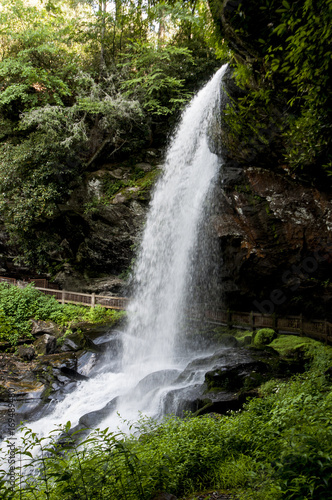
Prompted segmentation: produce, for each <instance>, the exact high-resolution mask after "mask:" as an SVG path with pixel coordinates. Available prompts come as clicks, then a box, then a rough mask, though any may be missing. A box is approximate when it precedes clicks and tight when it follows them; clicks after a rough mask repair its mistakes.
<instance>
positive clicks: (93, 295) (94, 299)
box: [91, 292, 96, 307]
mask: <svg viewBox="0 0 332 500" xmlns="http://www.w3.org/2000/svg"><path fill="white" fill-rule="evenodd" d="M95 305H96V294H95V293H94V292H93V294H92V295H91V307H95Z"/></svg>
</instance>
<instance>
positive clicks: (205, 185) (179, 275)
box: [124, 65, 227, 371]
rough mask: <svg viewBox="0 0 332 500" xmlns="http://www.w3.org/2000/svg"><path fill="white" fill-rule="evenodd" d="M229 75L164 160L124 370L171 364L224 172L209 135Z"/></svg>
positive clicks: (192, 113) (188, 120) (209, 91)
mask: <svg viewBox="0 0 332 500" xmlns="http://www.w3.org/2000/svg"><path fill="white" fill-rule="evenodd" d="M226 67H227V65H225V66H223V67H222V68H221V69H220V70H219V71H218V72H217V73H216V74H215V75H214V77H213V78H212V79H211V80H210V81H209V82H208V84H207V85H206V86H205V87H204V88H203V89H202V90H201V91H200V92H198V94H197V95H196V96H195V97H194V98H193V100H192V101H191V103H190V105H189V106H188V107H187V108H186V109H185V111H184V113H183V116H182V119H181V122H180V124H179V127H178V129H177V132H176V134H175V135H174V137H173V139H172V141H171V144H170V147H169V149H168V152H167V155H166V160H165V163H164V170H163V174H162V177H161V178H160V179H159V182H158V183H157V186H156V189H155V192H154V196H153V199H152V202H151V206H150V210H149V214H148V218H147V221H146V226H145V230H144V235H143V241H142V244H141V249H140V252H139V256H138V262H137V265H136V268H135V282H136V286H135V294H134V299H133V300H132V301H131V303H130V305H129V308H128V313H129V326H128V332H129V334H130V337H128V338H127V339H126V342H125V355H124V366H125V368H126V369H127V370H128V369H129V367H130V366H131V365H132V364H133V363H134V364H135V366H136V369H139V367H141V368H140V369H141V370H143V371H144V370H145V369H146V367H147V366H149V368H151V367H152V366H151V365H156V368H160V367H163V366H165V365H167V364H169V363H171V362H172V360H173V358H174V354H175V352H174V347H175V343H176V339H177V335H178V333H179V327H180V325H181V323H182V320H183V314H184V310H185V305H186V301H187V298H188V297H187V295H188V294H187V291H188V286H187V285H188V278H189V277H190V275H191V273H192V272H193V270H192V269H191V257H192V253H193V250H194V246H195V243H196V239H197V235H198V231H199V226H200V224H201V223H202V216H203V212H204V202H205V200H206V199H207V195H208V192H209V190H210V189H211V185H212V184H213V180H214V179H215V178H216V174H217V172H218V170H219V160H218V157H217V156H216V155H215V154H213V153H212V152H211V151H210V149H209V145H208V131H209V126H210V125H211V121H212V119H213V114H214V113H220V86H221V79H222V77H223V75H224V73H225V71H226ZM200 264H201V263H199V262H196V263H195V265H196V266H197V265H200ZM135 339H139V342H136V341H135Z"/></svg>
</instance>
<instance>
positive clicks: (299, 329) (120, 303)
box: [0, 276, 332, 344]
mask: <svg viewBox="0 0 332 500" xmlns="http://www.w3.org/2000/svg"><path fill="white" fill-rule="evenodd" d="M1 281H2V282H7V283H10V284H15V285H16V284H18V283H17V281H16V280H15V279H14V278H5V277H1V276H0V282H1ZM27 284H28V283H26V285H27ZM35 288H36V290H39V291H41V292H42V293H44V294H45V295H52V296H54V297H55V299H56V300H57V301H58V302H61V303H62V304H66V303H70V304H82V305H85V306H90V307H95V306H96V305H102V306H103V307H106V308H108V309H119V310H125V309H126V307H127V304H128V302H129V299H128V298H127V297H116V296H113V295H111V296H110V295H96V294H95V293H82V292H71V291H67V290H55V289H52V288H42V287H35ZM195 312H196V311H195V310H194V309H190V310H188V311H187V315H188V316H189V317H191V318H192V319H198V317H195ZM201 319H204V321H207V322H211V323H215V324H217V325H224V326H227V327H229V328H247V329H251V330H257V329H258V328H273V330H275V331H276V332H284V333H290V334H293V335H294V334H295V335H301V336H304V337H310V338H314V339H318V340H321V341H323V342H326V343H328V344H332V323H330V322H328V321H327V320H316V319H313V320H311V321H307V320H305V319H304V318H303V316H302V315H300V316H277V315H276V314H273V315H268V314H262V313H259V312H255V311H250V312H248V311H247V312H243V311H229V310H228V311H225V310H222V309H214V310H206V311H205V312H204V313H203V315H202V316H201Z"/></svg>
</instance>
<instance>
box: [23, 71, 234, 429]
mask: <svg viewBox="0 0 332 500" xmlns="http://www.w3.org/2000/svg"><path fill="white" fill-rule="evenodd" d="M226 67H227V66H226V65H225V66H223V67H222V68H221V69H220V70H219V71H218V72H217V73H216V74H215V75H214V77H213V78H212V79H211V80H210V81H209V82H208V83H207V85H206V86H205V87H204V88H203V89H202V90H201V91H200V92H199V93H198V94H197V95H196V96H195V97H194V98H193V100H192V101H191V103H190V104H189V106H188V107H187V109H186V110H185V111H184V113H183V116H182V120H181V122H180V125H179V127H178V129H177V132H176V134H175V136H174V138H173V140H172V141H171V145H170V147H169V150H168V152H167V156H166V160H165V163H164V169H163V173H162V175H161V177H160V178H159V180H158V183H157V185H156V187H155V190H154V195H153V198H152V201H151V206H150V210H149V213H148V217H147V221H146V226H145V230H144V234H143V239H142V244H141V248H140V252H139V255H138V260H137V265H136V269H135V292H134V298H133V299H132V301H131V303H130V305H129V310H128V316H129V323H128V327H127V329H126V331H125V332H123V333H122V338H123V343H124V354H123V363H122V369H121V371H120V372H119V371H112V368H111V367H110V366H104V368H103V370H101V371H100V372H99V373H97V374H95V375H94V376H93V377H91V378H90V379H89V380H88V381H86V382H82V383H80V384H79V386H78V388H77V389H76V390H75V391H74V392H72V393H70V394H68V395H67V396H66V397H65V399H64V400H63V401H61V402H58V403H57V404H56V405H55V408H54V410H53V412H52V413H51V414H50V415H47V416H45V417H43V418H41V419H39V420H38V421H36V422H32V423H30V424H29V427H31V428H32V429H33V430H34V431H35V432H38V433H40V434H43V435H45V434H47V433H48V432H49V431H50V430H52V429H53V428H54V426H55V425H56V424H59V423H65V422H67V421H68V420H70V421H71V423H72V425H76V424H77V422H78V420H79V419H80V417H81V416H82V415H84V414H86V413H89V412H92V411H96V410H99V409H101V408H103V407H104V406H105V404H106V403H107V402H109V401H112V400H113V401H114V398H118V397H119V398H118V406H117V410H118V412H119V413H120V414H121V416H122V417H124V418H126V419H130V420H133V419H135V418H137V415H138V412H139V411H142V412H143V413H145V414H148V415H153V416H158V415H160V414H161V413H162V412H163V411H165V408H163V409H162V410H161V409H160V407H161V403H160V399H161V397H162V396H165V394H166V392H165V391H167V389H165V387H166V386H167V382H168V381H171V379H172V376H173V379H174V377H175V375H177V374H178V373H179V370H183V368H184V367H185V366H186V364H187V363H188V359H187V360H185V361H184V360H183V359H182V360H181V353H179V352H178V348H177V346H176V340H177V337H178V335H179V331H180V329H181V327H182V324H183V320H184V311H185V308H186V306H187V304H188V303H190V293H189V292H188V290H189V288H190V287H189V286H188V285H189V282H190V277H191V274H192V273H193V266H192V260H193V255H194V250H195V244H196V239H197V235H198V234H199V229H200V225H201V224H202V222H203V214H204V206H205V205H206V203H207V202H208V200H209V196H208V195H209V193H211V190H212V187H213V185H214V181H215V179H216V178H217V173H218V170H219V166H220V161H219V159H218V157H217V155H215V154H213V153H212V152H211V151H210V149H209V145H208V133H209V127H210V125H211V122H212V121H213V117H214V116H216V115H218V113H220V109H219V104H220V102H219V99H220V87H221V80H222V77H223V75H224V73H225V71H226ZM201 264H202V262H199V263H195V265H196V266H198V265H201ZM154 374H156V376H154ZM144 381H147V383H145V385H144V383H143V382H144ZM170 383H171V382H170ZM158 384H159V386H161V387H164V389H160V387H159V386H158ZM151 388H153V391H150V389H151ZM149 391H150V392H149ZM163 391H164V392H163ZM166 411H167V410H166ZM104 424H105V425H104ZM118 425H119V419H118V418H117V416H116V415H115V412H113V413H112V414H111V415H109V416H108V417H107V418H106V419H105V420H104V421H103V423H102V424H100V426H101V427H102V426H104V427H106V426H108V427H110V428H111V429H112V428H113V429H116V427H117V426H118Z"/></svg>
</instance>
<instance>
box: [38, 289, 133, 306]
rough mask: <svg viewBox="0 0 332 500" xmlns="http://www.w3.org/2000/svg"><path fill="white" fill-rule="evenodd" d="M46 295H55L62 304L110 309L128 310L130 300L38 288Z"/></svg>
mask: <svg viewBox="0 0 332 500" xmlns="http://www.w3.org/2000/svg"><path fill="white" fill-rule="evenodd" d="M36 288H37V290H40V291H41V292H42V293H44V294H45V295H53V296H54V297H55V298H56V300H57V301H58V302H61V303H62V304H68V303H70V304H81V305H83V306H90V307H95V306H97V305H101V306H103V307H107V308H108V309H122V310H123V309H126V307H127V303H128V300H129V299H127V298H125V297H113V296H112V297H110V296H107V295H96V294H94V293H79V292H68V291H66V290H52V289H49V288H40V287H36Z"/></svg>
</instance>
